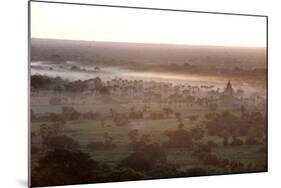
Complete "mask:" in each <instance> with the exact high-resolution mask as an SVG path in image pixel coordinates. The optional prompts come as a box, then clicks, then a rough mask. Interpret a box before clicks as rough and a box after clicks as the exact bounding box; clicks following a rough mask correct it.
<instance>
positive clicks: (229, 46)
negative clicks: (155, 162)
mask: <svg viewBox="0 0 281 188" xmlns="http://www.w3.org/2000/svg"><path fill="white" fill-rule="evenodd" d="M30 39H31V40H32V39H39V40H61V41H80V42H97V43H126V44H139V45H141V44H146V45H172V46H194V47H196V46H198V47H200V46H204V47H222V48H223V47H228V48H266V47H267V46H243V45H242V46H238V45H215V44H183V43H155V42H129V41H101V40H83V39H62V38H41V37H30Z"/></svg>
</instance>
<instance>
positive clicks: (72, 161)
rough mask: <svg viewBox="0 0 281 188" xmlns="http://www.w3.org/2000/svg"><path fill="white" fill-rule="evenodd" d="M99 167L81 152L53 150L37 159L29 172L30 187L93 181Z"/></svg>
mask: <svg viewBox="0 0 281 188" xmlns="http://www.w3.org/2000/svg"><path fill="white" fill-rule="evenodd" d="M99 170H100V167H99V164H98V162H97V161H95V160H93V159H91V157H90V156H89V155H88V154H85V153H83V152H72V151H68V150H54V151H50V152H48V153H47V154H46V155H45V156H43V157H42V158H40V159H39V161H38V166H37V167H35V168H34V170H33V171H32V174H31V185H32V187H37V186H54V185H66V184H78V183H91V182H94V180H95V179H94V176H93V175H94V174H95V172H96V171H99Z"/></svg>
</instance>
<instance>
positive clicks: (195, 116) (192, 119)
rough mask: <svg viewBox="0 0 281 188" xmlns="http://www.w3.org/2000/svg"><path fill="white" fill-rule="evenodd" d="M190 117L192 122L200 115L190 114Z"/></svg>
mask: <svg viewBox="0 0 281 188" xmlns="http://www.w3.org/2000/svg"><path fill="white" fill-rule="evenodd" d="M188 119H189V120H190V121H191V122H192V123H194V122H195V121H196V120H197V119H198V115H190V116H188Z"/></svg>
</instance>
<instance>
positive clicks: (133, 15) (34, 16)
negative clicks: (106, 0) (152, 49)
mask: <svg viewBox="0 0 281 188" xmlns="http://www.w3.org/2000/svg"><path fill="white" fill-rule="evenodd" d="M30 14H31V37H32V38H48V39H68V40H86V41H110V42H136V43H165V44H184V45H215V46H243V47H265V46H266V18H265V17H253V16H237V15H222V14H207V13H191V12H173V11H159V10H143V9H131V8H130V9H129V8H115V7H99V6H84V5H69V4H56V3H42V2H31V13H30Z"/></svg>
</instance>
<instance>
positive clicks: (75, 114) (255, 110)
mask: <svg viewBox="0 0 281 188" xmlns="http://www.w3.org/2000/svg"><path fill="white" fill-rule="evenodd" d="M30 21H31V28H30V29H31V43H30V44H31V45H30V61H31V62H30V72H31V75H30V81H31V82H30V83H31V86H30V95H31V98H30V108H31V110H30V120H31V123H30V127H31V129H30V131H31V134H30V135H31V146H30V148H31V151H30V152H31V153H30V156H31V161H30V168H31V185H32V186H51V185H69V184H81V183H97V182H112V181H129V180H146V179H159V178H172V177H173V178H176V177H193V176H202V175H216V174H233V173H245V172H264V171H267V54H266V53H267V52H266V38H267V36H266V18H265V17H254V16H237V15H236V16H234V15H222V14H206V13H190V12H172V11H157V10H140V9H129V8H112V7H98V6H81V5H66V4H51V3H39V2H32V3H31V20H30Z"/></svg>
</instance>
